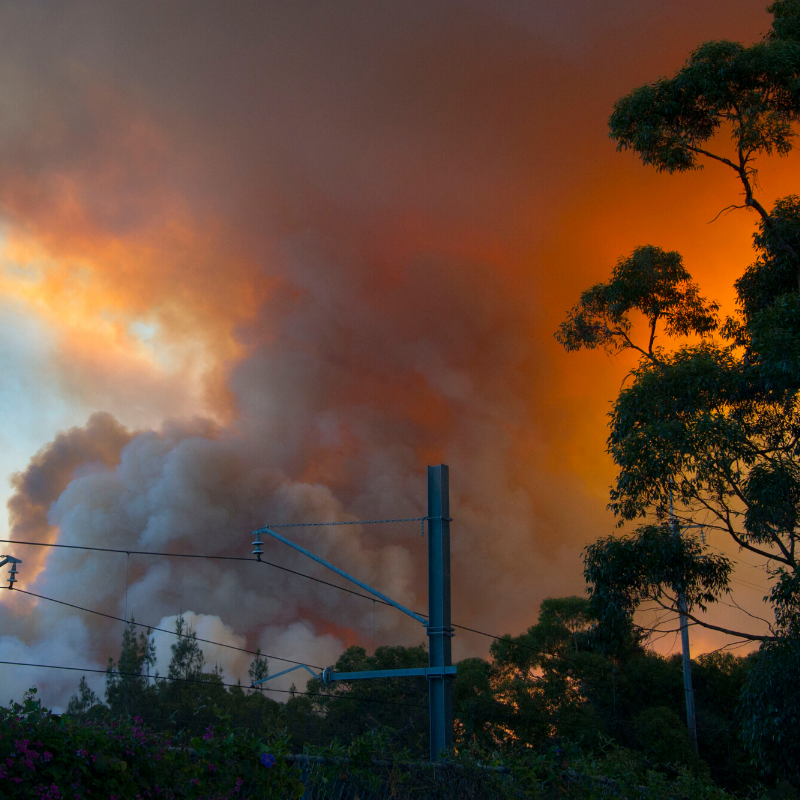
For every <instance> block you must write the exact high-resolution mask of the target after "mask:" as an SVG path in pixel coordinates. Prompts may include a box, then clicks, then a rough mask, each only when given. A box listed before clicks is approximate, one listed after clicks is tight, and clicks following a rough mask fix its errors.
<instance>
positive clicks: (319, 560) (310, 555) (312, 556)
mask: <svg viewBox="0 0 800 800" xmlns="http://www.w3.org/2000/svg"><path fill="white" fill-rule="evenodd" d="M262 533H266V534H267V535H268V536H271V537H272V538H273V539H277V540H278V541H279V542H283V544H285V545H288V546H289V547H291V548H292V549H293V550H297V552H298V553H302V554H303V555H304V556H308V558H310V559H311V560H312V561H316V562H317V564H322V566H323V567H327V568H328V569H329V570H332V571H333V572H335V573H336V574H337V575H341V576H342V577H343V578H345V579H346V580H348V581H350V582H351V583H354V584H355V585H356V586H360V587H361V588H362V589H364V590H365V591H367V592H369V593H370V594H373V595H375V597H378V598H380V599H381V600H383V602H384V603H388V604H389V605H390V606H394V607H395V608H396V609H397V610H398V611H402V612H403V613H404V614H408V616H409V617H412V618H413V619H415V620H417V622H421V623H422V624H423V625H424V626H425V627H426V628H427V627H428V620H427V619H425V617H421V616H420V615H419V614H415V613H414V612H413V611H412V610H411V609H410V608H406V607H405V606H404V605H401V604H400V603H397V602H395V601H394V600H392V598H391V597H387V596H386V595H385V594H383V592H379V591H378V590H377V589H373V588H372V587H371V586H370V585H369V584H366V583H364V581H360V580H359V579H358V578H354V577H353V576H352V575H349V574H348V573H346V572H345V571H344V570H343V569H339V567H335V566H334V565H333V564H331V563H330V562H329V561H326V560H325V559H324V558H320V557H319V556H318V555H315V554H314V553H312V552H311V551H310V550H306V549H305V547H301V546H300V545H299V544H296V543H295V542H293V541H291V539H287V538H286V537H285V536H281V535H280V534H279V533H275V531H273V530H272V529H270V528H259V529H258V530H256V531H253V536H255V537H256V541H255V542H253V544H255V545H256V550H254V551H253V553H254V554H255V555H256V557H257V558H258V559H259V561H260V560H261V552H260V550H261V547H260V544H261V542H260V541H258V537H259V536H260V534H262ZM315 677H316V676H315Z"/></svg>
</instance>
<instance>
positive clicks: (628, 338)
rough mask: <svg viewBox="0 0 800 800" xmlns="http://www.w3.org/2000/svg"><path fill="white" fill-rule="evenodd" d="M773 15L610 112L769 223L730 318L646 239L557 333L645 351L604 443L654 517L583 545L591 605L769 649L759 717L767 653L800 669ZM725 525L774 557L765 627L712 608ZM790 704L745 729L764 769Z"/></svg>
mask: <svg viewBox="0 0 800 800" xmlns="http://www.w3.org/2000/svg"><path fill="white" fill-rule="evenodd" d="M769 10H770V11H771V12H772V14H773V25H772V28H771V30H770V31H769V32H768V33H767V34H766V36H764V37H763V39H762V40H761V41H759V42H757V43H755V44H753V45H750V46H745V45H742V44H740V43H736V42H729V41H713V42H706V43H705V44H703V45H701V46H700V47H699V48H697V49H696V50H695V51H694V52H693V53H692V54H691V55H690V57H689V59H688V60H687V62H686V64H685V65H684V66H683V67H682V68H681V69H679V70H678V71H677V72H676V73H675V75H673V76H672V77H668V78H661V79H659V80H658V81H656V82H654V83H650V84H647V85H645V86H642V87H640V88H638V89H635V90H634V91H632V92H631V93H630V94H628V95H627V96H625V97H623V98H622V99H620V100H619V101H618V102H617V103H616V104H615V106H614V111H613V113H612V115H611V118H610V121H609V126H610V135H611V137H612V139H613V140H614V141H615V142H616V143H617V147H618V149H620V150H632V151H633V152H635V153H636V154H637V155H638V156H639V157H640V159H641V161H642V162H643V163H644V164H646V165H651V166H654V167H655V168H656V169H657V170H659V171H663V172H667V173H674V172H681V171H687V170H696V169H701V168H702V167H703V166H704V165H705V164H708V163H715V164H718V165H722V166H724V167H727V168H729V169H731V170H733V171H734V173H735V174H736V176H737V179H738V180H739V182H740V186H741V192H742V201H741V202H739V203H734V204H732V205H729V206H728V207H727V209H734V208H743V209H748V210H751V211H754V212H755V213H757V214H758V217H759V219H758V225H757V231H756V234H755V236H754V251H755V259H754V261H753V262H752V263H751V264H750V266H749V267H748V268H747V269H746V270H745V272H744V274H743V275H741V276H738V277H737V276H731V279H732V282H733V285H734V289H735V292H736V301H737V305H736V309H735V311H734V313H732V314H731V315H730V316H728V317H727V318H726V319H725V320H723V321H720V320H719V319H718V312H719V307H718V305H717V304H716V303H715V302H713V301H709V300H706V299H705V298H704V297H703V296H702V295H701V292H700V288H699V287H698V285H697V284H696V283H695V282H694V281H693V280H692V278H691V275H690V273H689V271H688V270H687V269H686V267H685V266H684V264H683V261H682V259H681V256H680V255H679V254H678V253H676V252H669V251H665V250H663V249H661V248H660V247H656V246H654V245H644V246H640V247H637V248H636V249H635V250H634V252H633V253H632V254H631V255H630V256H628V257H624V258H621V259H620V260H619V261H618V263H617V265H616V266H615V267H614V269H613V271H612V274H611V278H610V279H609V280H608V281H607V282H605V283H600V284H597V285H596V286H594V287H592V288H590V289H588V290H587V291H586V292H584V293H583V294H582V295H581V297H580V298H579V301H578V303H577V304H576V306H575V307H574V308H573V309H572V310H571V311H570V312H569V314H568V316H567V319H566V320H565V322H564V323H563V324H562V325H561V326H560V328H559V329H558V331H557V332H556V338H557V339H558V340H559V342H561V344H563V346H564V347H565V348H566V349H567V350H569V351H572V350H578V349H581V348H588V349H592V348H597V347H603V348H605V349H606V350H607V351H609V352H620V351H624V350H629V351H633V352H635V353H637V354H638V356H639V361H638V364H636V366H635V367H634V368H633V369H632V370H631V371H630V373H629V374H628V376H627V377H626V379H625V381H624V383H623V387H622V388H621V390H620V393H619V395H618V397H617V398H616V400H615V401H614V404H613V408H612V411H611V414H610V423H609V437H608V452H609V453H610V455H611V457H612V459H613V461H614V463H615V464H616V466H617V470H618V471H617V476H616V480H615V483H614V486H613V487H612V490H611V493H610V508H611V509H612V510H613V511H614V513H615V514H616V515H617V518H618V520H619V523H620V525H622V524H624V523H629V522H635V521H637V520H639V521H642V523H643V524H639V525H638V527H636V528H635V529H634V530H633V531H632V532H631V533H629V534H627V535H624V536H605V537H602V538H600V539H599V540H598V541H596V542H595V543H593V544H592V545H590V546H589V547H588V548H587V550H586V553H585V575H586V578H587V581H588V583H589V584H590V610H591V613H592V615H593V616H594V617H595V618H596V619H597V620H598V621H599V623H600V627H601V628H603V629H604V630H605V631H606V635H611V636H612V638H613V635H615V634H614V632H615V631H619V630H622V629H624V627H625V625H626V624H629V622H630V620H631V619H633V615H634V613H635V612H636V610H637V609H639V608H640V607H641V606H642V605H643V604H644V603H652V604H655V605H656V606H657V607H660V608H661V609H663V610H666V611H676V610H678V608H679V599H680V598H681V597H685V600H686V604H687V608H688V616H689V618H690V619H691V621H692V623H693V624H697V625H702V626H705V627H707V628H712V629H716V630H719V631H723V632H726V633H730V634H731V635H734V636H736V637H738V638H739V639H743V640H753V641H757V642H761V643H763V648H764V652H763V658H762V659H761V660H760V661H759V662H758V666H757V668H756V669H754V671H753V673H752V675H753V677H752V682H751V684H750V685H749V687H748V689H747V692H745V694H744V695H743V698H744V700H743V708H745V709H749V713H751V715H752V714H755V709H756V708H757V706H758V703H762V707H763V703H764V701H765V695H764V692H765V691H766V692H768V691H772V693H773V697H774V691H775V690H774V686H775V685H776V684H774V683H773V684H772V686H773V689H772V690H767V689H766V688H765V687H767V686H769V685H771V684H770V679H769V678H768V677H767V672H769V670H770V669H771V668H770V667H769V665H770V664H778V663H781V664H783V665H784V668H785V667H786V665H789V666H790V667H791V669H793V670H794V672H790V674H791V675H793V678H791V679H790V680H794V681H795V684H796V682H797V679H800V660H798V659H797V658H796V657H795V656H793V655H791V654H793V653H795V649H794V648H795V647H796V643H797V641H798V637H800V571H799V570H798V563H797V557H798V544H800V527H799V525H800V463H798V455H800V292H799V291H798V290H799V289H800V257H799V256H798V254H800V197H797V196H793V195H792V196H789V197H785V198H782V199H780V200H778V201H776V202H775V204H774V206H773V208H772V209H771V210H767V208H766V207H765V205H764V204H763V203H762V202H761V200H760V199H759V198H758V197H757V195H756V187H757V183H756V180H755V178H756V166H755V164H756V160H757V158H758V157H765V156H787V155H788V154H789V153H790V152H791V151H792V149H793V146H794V141H795V135H796V125H797V123H798V121H800V0H778V2H775V3H773V4H772V5H771V6H770V7H769ZM727 209H723V210H727ZM642 327H643V328H644V332H643V333H642V332H641V329H642ZM701 530H702V535H701V533H700V531H701ZM678 534H680V535H678ZM719 534H723V535H724V536H726V537H728V541H729V542H730V543H731V544H733V545H734V546H736V547H738V548H740V549H742V550H744V551H747V552H750V553H752V554H754V555H755V556H757V557H758V558H759V559H761V560H763V561H764V562H765V564H766V568H767V571H768V573H769V575H770V579H771V588H770V590H769V594H768V597H767V598H765V600H768V602H769V603H770V605H771V608H772V612H773V619H771V620H765V622H766V623H767V624H766V625H754V624H752V623H750V621H749V620H747V621H745V622H743V624H741V625H739V626H734V627H731V628H728V627H725V626H720V625H715V624H712V622H710V621H709V618H708V617H707V616H706V615H705V614H704V613H703V612H704V611H706V610H707V608H708V606H709V605H710V604H712V603H714V602H718V601H720V600H721V599H722V598H723V597H725V596H730V595H731V585H730V581H731V575H732V571H733V565H732V563H731V560H730V559H729V558H727V557H726V556H725V555H723V554H722V553H721V552H719V551H715V552H712V550H711V549H710V548H709V546H708V539H709V538H710V537H716V536H718V535H719ZM645 632H646V631H645ZM792 665H793V666H792ZM770 674H771V673H770ZM759 687H760V688H759ZM779 705H780V704H779ZM790 716H791V715H788V716H787V715H786V714H783V713H782V710H781V713H777V712H776V714H775V715H773V717H771V718H770V719H771V721H770V722H769V724H767V723H766V722H765V721H764V720H763V719H762V720H759V719H758V718H756V717H754V716H751V718H750V727H749V728H748V731H749V733H748V736H750V743H751V745H752V747H753V749H754V752H756V753H757V754H759V757H760V758H762V761H763V763H765V764H766V763H767V761H768V760H769V759H768V758H767V755H765V754H766V753H767V751H768V750H770V747H772V750H770V752H773V753H775V752H776V751H775V748H774V745H776V744H777V743H778V742H780V741H781V737H785V736H786V735H787V730H788V729H787V727H786V726H787V725H788V724H789V722H788V720H789V719H790ZM770 743H771V744H770ZM779 760H780V759H779ZM776 763H777V762H776ZM781 763H783V762H781ZM781 768H782V769H784V771H785V770H786V769H787V768H786V766H785V763H784V765H783V767H781Z"/></svg>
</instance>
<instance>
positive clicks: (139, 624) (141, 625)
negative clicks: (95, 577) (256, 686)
mask: <svg viewBox="0 0 800 800" xmlns="http://www.w3.org/2000/svg"><path fill="white" fill-rule="evenodd" d="M2 588H5V589H8V587H7V586H6V587H2ZM11 591H14V592H20V593H21V594H27V595H29V596H30V597H36V598H38V599H39V600H48V601H49V602H51V603H58V604H59V605H61V606H68V607H69V608H75V609H77V610H78V611H85V612H86V613H87V614H97V616H98V617H105V618H106V619H113V620H115V621H116V622H124V623H125V624H127V625H135V626H136V627H138V628H147V630H149V631H159V632H160V633H168V634H170V636H178V637H181V638H186V639H194V640H195V641H198V642H203V643H205V644H213V645H216V646H217V647H227V648H228V649H229V650H238V651H239V652H240V653H248V654H249V655H251V656H261V657H262V658H272V659H274V660H275V661H285V662H286V663H287V664H297V665H298V666H306V667H314V669H322V667H320V666H318V665H317V664H308V663H307V662H305V661H294V660H292V659H291V658H282V657H281V656H272V655H270V654H269V653H260V652H258V651H256V650H247V649H245V648H244V647H236V645H233V644H223V643H222V642H214V641H212V640H211V639H201V638H200V637H199V636H191V635H190V634H187V633H178V632H177V631H170V630H167V629H166V628H158V627H156V626H155V625H146V624H145V623H143V622H135V621H134V620H133V619H130V620H127V619H123V618H122V617H115V616H114V615H113V614H106V613H105V612H104V611H96V610H95V609H93V608H84V606H78V605H75V604H74V603H67V602H66V601H65V600H56V599H55V598H54V597H45V596H44V595H41V594H36V593H35V592H29V591H27V589H12V590H11Z"/></svg>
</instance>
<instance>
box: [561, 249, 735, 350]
mask: <svg viewBox="0 0 800 800" xmlns="http://www.w3.org/2000/svg"><path fill="white" fill-rule="evenodd" d="M718 308H719V307H718V306H717V304H716V303H709V302H707V301H706V300H705V299H704V298H702V297H700V294H699V288H698V286H697V284H696V283H694V281H692V278H691V276H690V275H689V273H688V272H687V271H686V269H685V268H684V266H683V261H682V259H681V257H680V254H679V253H675V252H670V253H667V252H665V251H664V250H662V249H661V248H660V247H653V246H652V245H647V246H645V247H638V248H636V250H634V252H633V254H632V255H631V256H629V257H628V258H626V259H620V261H619V262H618V263H617V265H616V267H615V268H614V271H613V274H612V276H611V280H610V281H608V283H599V284H597V285H596V286H593V287H592V288H591V289H588V290H587V291H585V292H584V293H583V294H582V295H581V299H580V301H579V302H578V304H577V305H576V306H575V308H573V309H572V311H571V312H570V313H569V316H568V318H567V320H566V322H563V323H562V324H561V326H560V327H559V329H558V332H557V333H556V338H557V339H558V341H559V342H560V343H561V344H563V345H564V347H565V348H566V349H567V350H578V349H580V348H582V347H586V348H595V347H604V348H605V349H606V350H608V351H609V352H617V351H619V350H623V349H627V348H632V349H635V350H640V348H639V347H638V346H637V345H635V344H634V343H633V342H632V341H631V339H630V333H631V329H632V327H633V323H632V320H631V317H630V313H631V311H638V312H640V313H641V314H643V315H644V317H645V318H646V320H647V323H648V326H649V329H650V331H651V336H650V341H649V344H648V348H647V351H643V350H640V352H642V353H643V354H645V355H650V356H653V355H654V353H653V342H654V339H655V334H656V327H657V325H658V324H659V322H662V323H663V324H664V326H665V329H666V331H667V333H669V334H670V335H673V336H687V335H688V334H690V333H696V334H699V335H705V334H708V333H710V332H711V331H713V330H715V329H716V327H717V317H716V312H717V310H718Z"/></svg>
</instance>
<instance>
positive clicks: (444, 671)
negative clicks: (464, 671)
mask: <svg viewBox="0 0 800 800" xmlns="http://www.w3.org/2000/svg"><path fill="white" fill-rule="evenodd" d="M457 670H458V667H456V666H450V667H408V668H407V669H367V670H361V671H360V672H334V671H333V668H332V667H327V668H326V669H325V671H324V672H323V673H322V681H323V683H324V684H325V685H326V686H327V685H329V684H331V683H333V681H358V680H362V679H364V678H411V677H419V678H442V677H444V676H445V675H455V674H456V671H457Z"/></svg>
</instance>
